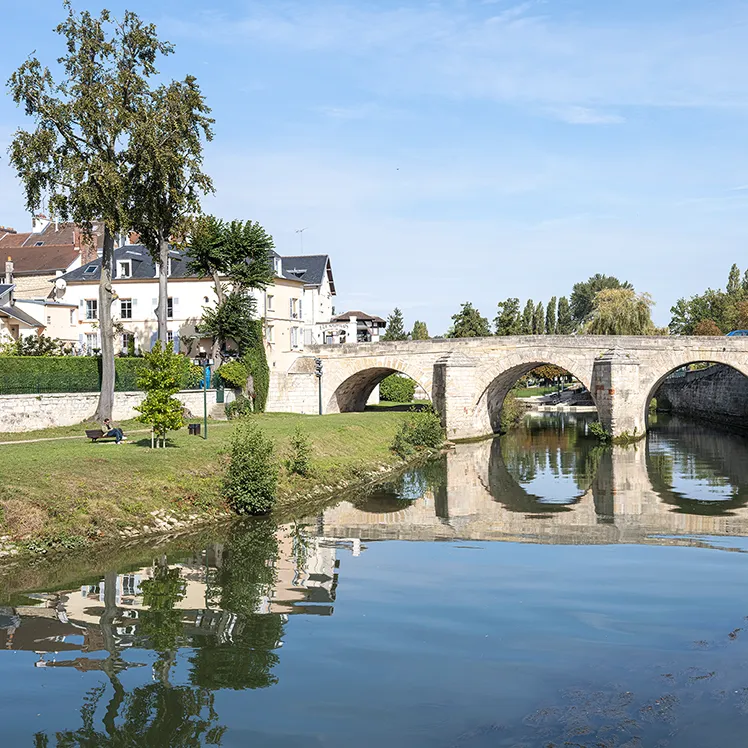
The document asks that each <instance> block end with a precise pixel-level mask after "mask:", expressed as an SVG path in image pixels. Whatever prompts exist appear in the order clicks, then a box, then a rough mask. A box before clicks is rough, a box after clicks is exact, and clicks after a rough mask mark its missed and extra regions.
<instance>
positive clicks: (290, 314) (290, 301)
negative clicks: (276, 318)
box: [288, 299, 293, 319]
mask: <svg viewBox="0 0 748 748" xmlns="http://www.w3.org/2000/svg"><path fill="white" fill-rule="evenodd" d="M288 316H289V317H290V318H291V319H293V299H289V300H288Z"/></svg>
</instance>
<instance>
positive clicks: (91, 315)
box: [86, 299, 99, 319]
mask: <svg viewBox="0 0 748 748" xmlns="http://www.w3.org/2000/svg"><path fill="white" fill-rule="evenodd" d="M98 318H99V302H98V300H97V299H86V319H98Z"/></svg>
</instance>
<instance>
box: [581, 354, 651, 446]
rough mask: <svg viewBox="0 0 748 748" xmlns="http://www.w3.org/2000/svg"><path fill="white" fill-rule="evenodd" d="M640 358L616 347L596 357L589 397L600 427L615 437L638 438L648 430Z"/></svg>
mask: <svg viewBox="0 0 748 748" xmlns="http://www.w3.org/2000/svg"><path fill="white" fill-rule="evenodd" d="M640 366H641V364H640V362H639V359H638V358H637V357H636V356H635V355H633V354H631V353H626V352H625V351H623V350H622V349H621V348H618V347H615V348H612V349H611V350H609V351H606V352H605V353H603V354H602V355H601V356H598V357H597V358H596V359H595V362H594V365H593V367H592V397H593V398H594V400H595V404H596V405H597V414H598V418H599V419H600V423H601V424H602V426H603V428H604V429H605V430H606V431H607V432H608V433H609V434H611V436H612V437H613V438H614V439H641V438H643V437H644V435H645V433H646V431H647V423H646V414H645V412H644V411H645V407H646V406H643V405H642V392H641V389H642V388H641V382H640V378H639V369H640Z"/></svg>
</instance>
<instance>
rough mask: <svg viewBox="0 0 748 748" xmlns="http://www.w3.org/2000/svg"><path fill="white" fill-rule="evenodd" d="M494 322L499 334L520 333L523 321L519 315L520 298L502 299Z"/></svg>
mask: <svg viewBox="0 0 748 748" xmlns="http://www.w3.org/2000/svg"><path fill="white" fill-rule="evenodd" d="M493 324H494V329H495V330H496V334H497V335H520V334H521V332H522V321H521V318H520V316H519V299H517V298H511V299H507V300H506V301H500V302H499V305H498V311H497V313H496V317H495V319H494V321H493Z"/></svg>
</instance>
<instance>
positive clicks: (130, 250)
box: [62, 244, 197, 282]
mask: <svg viewBox="0 0 748 748" xmlns="http://www.w3.org/2000/svg"><path fill="white" fill-rule="evenodd" d="M169 256H170V257H171V275H170V276H169V277H170V278H196V277H197V276H196V275H195V274H194V273H190V272H188V270H187V265H188V264H189V261H190V257H189V255H188V254H187V253H185V252H182V251H178V250H171V251H170V252H169ZM120 260H130V261H131V268H130V275H129V276H128V278H131V279H134V280H137V279H140V280H143V279H146V278H148V279H150V278H155V277H156V264H155V263H154V262H153V258H152V257H151V253H150V252H149V251H148V250H147V249H146V248H145V247H144V246H143V245H142V244H130V245H126V246H124V247H119V248H118V249H115V250H114V276H115V277H114V280H121V279H118V278H117V263H118V262H119V261H120ZM100 275H101V258H100V257H99V258H98V259H96V260H93V261H92V262H87V263H86V264H85V265H81V267H79V268H76V269H75V270H71V271H70V272H69V273H65V275H63V276H62V277H63V278H64V279H65V280H66V281H68V282H72V281H97V282H98V280H99V277H100Z"/></svg>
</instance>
